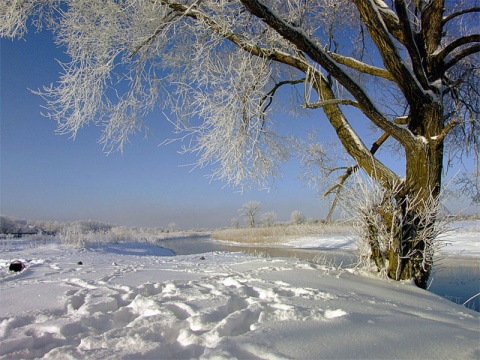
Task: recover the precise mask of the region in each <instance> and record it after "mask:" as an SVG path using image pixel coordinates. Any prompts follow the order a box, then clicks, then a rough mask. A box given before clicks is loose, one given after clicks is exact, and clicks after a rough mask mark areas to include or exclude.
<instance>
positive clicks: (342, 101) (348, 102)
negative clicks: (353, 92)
mask: <svg viewBox="0 0 480 360" xmlns="http://www.w3.org/2000/svg"><path fill="white" fill-rule="evenodd" d="M328 105H351V106H355V107H357V108H360V104H359V103H358V102H356V101H353V100H349V99H332V100H323V101H318V102H314V103H307V104H305V105H304V107H305V108H307V109H318V108H321V107H325V106H328Z"/></svg>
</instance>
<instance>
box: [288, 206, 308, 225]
mask: <svg viewBox="0 0 480 360" xmlns="http://www.w3.org/2000/svg"><path fill="white" fill-rule="evenodd" d="M290 222H291V223H292V224H295V225H300V224H303V223H304V222H305V215H303V213H302V212H301V211H299V210H294V211H293V212H292V214H291V215H290Z"/></svg>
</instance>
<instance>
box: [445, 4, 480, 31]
mask: <svg viewBox="0 0 480 360" xmlns="http://www.w3.org/2000/svg"><path fill="white" fill-rule="evenodd" d="M472 12H480V7H473V8H469V9H464V10H460V11H457V12H455V13H453V14H450V15H448V16H446V17H444V18H443V19H442V27H443V26H445V24H446V23H447V22H449V21H450V20H452V19H454V18H456V17H457V16H461V15H464V14H468V13H472Z"/></svg>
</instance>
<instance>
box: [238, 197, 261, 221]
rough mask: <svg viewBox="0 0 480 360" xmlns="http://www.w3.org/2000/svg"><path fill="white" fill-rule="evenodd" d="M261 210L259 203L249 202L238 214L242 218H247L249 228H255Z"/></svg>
mask: <svg viewBox="0 0 480 360" xmlns="http://www.w3.org/2000/svg"><path fill="white" fill-rule="evenodd" d="M259 210H260V202H258V201H249V202H247V203H245V204H243V205H242V207H241V208H240V209H238V212H239V213H240V215H241V216H243V217H244V218H245V223H246V224H247V226H249V227H251V228H254V227H255V225H256V223H257V221H256V217H257V213H258V211H259Z"/></svg>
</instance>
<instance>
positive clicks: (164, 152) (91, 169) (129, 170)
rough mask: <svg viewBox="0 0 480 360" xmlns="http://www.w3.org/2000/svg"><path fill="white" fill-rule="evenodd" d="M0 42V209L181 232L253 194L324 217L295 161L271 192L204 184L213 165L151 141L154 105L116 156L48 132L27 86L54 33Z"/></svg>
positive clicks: (53, 73)
mask: <svg viewBox="0 0 480 360" xmlns="http://www.w3.org/2000/svg"><path fill="white" fill-rule="evenodd" d="M0 41H1V43H0V56H1V59H0V68H1V73H0V76H1V77H0V85H1V86H0V96H1V101H0V116H1V118H0V120H1V128H0V131H1V143H0V146H1V195H0V196H1V198H0V200H1V202H0V210H1V211H0V212H1V214H2V215H11V216H15V217H17V218H22V219H41V220H60V221H66V220H81V219H84V220H86V219H91V220H98V221H104V222H109V223H114V224H118V225H126V226H147V227H166V226H168V224H170V223H172V222H174V223H176V224H177V226H178V227H179V228H183V229H188V228H201V227H221V226H229V225H230V222H231V219H232V218H234V217H237V216H238V209H239V208H240V206H241V205H242V204H244V203H245V202H247V201H251V200H255V201H259V202H260V203H261V210H260V214H262V213H265V212H269V211H275V212H276V213H277V215H278V220H288V218H289V216H290V214H291V212H292V211H294V210H300V211H302V212H303V213H304V214H305V215H306V216H307V217H310V218H314V219H322V218H324V217H325V216H326V214H327V212H328V208H327V206H328V204H327V202H326V201H325V200H322V199H320V198H319V197H318V196H317V194H316V193H315V191H313V190H311V189H309V188H308V187H307V186H306V185H305V184H304V183H303V182H302V181H301V180H300V179H299V173H300V169H299V166H298V164H297V162H295V161H292V162H289V163H288V164H286V165H285V166H284V167H283V178H282V179H280V180H278V181H276V183H275V187H274V188H272V189H271V190H270V191H258V190H256V189H254V190H250V191H245V192H243V193H239V192H238V191H236V190H235V189H232V188H230V187H225V184H224V183H221V182H219V181H215V182H210V181H209V179H208V178H207V176H206V175H208V174H209V172H210V170H211V169H208V168H206V169H196V170H194V171H190V168H188V167H182V166H181V165H185V164H190V163H192V162H193V160H194V159H193V157H192V155H181V154H179V153H178V151H179V150H180V144H179V143H173V144H170V145H167V146H158V145H159V144H160V143H161V142H162V141H163V140H164V139H167V138H171V137H172V134H171V130H172V129H171V125H170V124H169V123H168V122H167V121H166V120H165V118H164V117H163V115H162V114H161V113H159V112H158V113H154V114H152V115H151V116H149V118H148V125H149V126H150V128H151V132H150V133H149V134H148V135H147V137H145V136H143V135H138V136H135V137H133V138H132V139H131V145H129V146H127V147H126V148H125V151H124V152H123V153H119V152H116V153H112V154H110V155H108V156H106V155H105V154H104V152H103V151H102V145H100V144H98V142H97V140H98V138H99V137H100V135H101V133H100V129H99V128H97V127H95V126H90V127H86V128H84V129H82V130H81V131H80V132H79V134H78V136H77V138H76V139H75V140H72V139H70V138H69V137H68V136H64V135H62V136H61V135H57V134H55V129H56V123H55V122H53V121H52V120H49V119H47V118H45V117H43V116H42V115H41V110H42V109H41V105H42V104H43V100H42V99H41V98H40V97H39V96H37V95H34V94H32V93H31V92H30V90H29V89H38V88H40V87H41V86H43V85H49V84H50V83H52V82H55V81H56V80H57V79H58V72H59V70H60V68H59V66H58V64H57V63H56V61H55V60H54V58H61V57H62V53H61V51H60V50H59V49H57V48H56V47H55V45H54V44H53V42H52V40H51V34H50V33H48V32H43V33H40V34H35V33H30V34H28V35H27V36H26V40H19V41H18V40H16V41H11V40H5V39H1V40H0ZM321 119H322V113H321V112H320V111H317V113H316V114H315V117H310V118H296V119H289V118H288V117H287V116H285V117H284V118H280V119H279V121H282V122H283V121H284V122H285V125H283V126H285V127H286V129H287V131H288V127H291V128H292V131H293V129H295V130H296V131H298V129H299V128H309V127H310V128H311V127H312V126H313V124H314V122H316V121H321ZM322 132H323V133H324V136H325V138H326V141H327V142H328V141H331V140H332V139H330V138H329V137H330V136H332V135H331V130H330V127H329V126H328V124H327V125H326V127H324V130H322ZM393 161H394V162H395V161H397V159H394V160H393ZM459 206H463V205H462V204H460V205H459ZM464 207H465V206H464Z"/></svg>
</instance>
